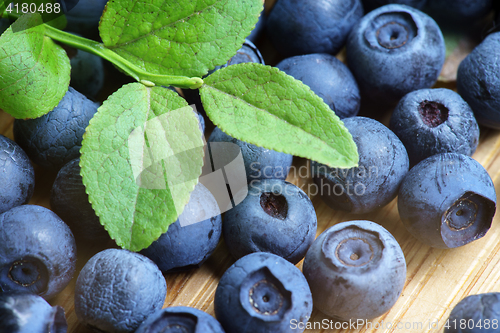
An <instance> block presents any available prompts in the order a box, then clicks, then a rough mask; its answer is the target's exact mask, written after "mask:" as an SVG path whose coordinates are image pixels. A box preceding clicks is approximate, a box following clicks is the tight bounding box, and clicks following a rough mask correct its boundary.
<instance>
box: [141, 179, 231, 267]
mask: <svg viewBox="0 0 500 333" xmlns="http://www.w3.org/2000/svg"><path fill="white" fill-rule="evenodd" d="M221 234H222V218H221V216H220V209H219V206H218V205H217V201H216V200H215V198H214V196H213V195H212V193H211V192H210V191H209V190H208V189H207V188H206V187H205V186H203V185H202V184H201V183H198V184H197V185H196V187H195V189H194V190H193V192H191V196H190V198H189V202H188V204H187V205H186V207H184V211H183V212H182V214H181V215H180V216H179V218H178V219H177V221H175V222H174V223H172V224H171V225H170V226H169V227H168V231H167V232H166V233H164V234H162V235H161V236H160V238H158V239H157V240H156V241H154V242H153V244H151V245H150V246H149V247H148V248H146V249H144V250H142V251H141V254H143V255H145V256H146V257H148V258H150V259H151V260H153V261H154V262H155V263H156V264H157V265H158V268H160V270H161V271H162V272H164V273H166V272H177V271H184V270H189V269H191V268H194V267H199V266H201V264H203V263H204V262H205V261H206V260H207V259H208V257H210V255H211V254H212V253H213V252H214V250H215V248H216V247H217V244H218V243H219V239H220V236H221Z"/></svg>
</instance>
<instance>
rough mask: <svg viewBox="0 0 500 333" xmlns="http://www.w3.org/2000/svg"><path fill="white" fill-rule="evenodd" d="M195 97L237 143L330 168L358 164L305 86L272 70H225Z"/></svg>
mask: <svg viewBox="0 0 500 333" xmlns="http://www.w3.org/2000/svg"><path fill="white" fill-rule="evenodd" d="M200 96H201V100H202V102H203V105H204V108H205V111H206V112H207V114H208V116H209V117H210V119H211V120H212V121H213V122H214V123H215V124H216V125H217V126H219V127H220V128H221V129H222V130H223V131H224V132H226V133H227V134H229V135H231V136H233V137H235V138H237V139H240V140H243V141H246V142H249V143H252V144H255V145H257V146H261V147H265V148H267V149H274V150H277V151H280V152H285V153H288V154H293V155H296V156H301V157H305V158H309V159H311V160H315V161H318V162H320V163H323V164H326V165H328V166H331V167H340V168H350V167H353V166H356V165H357V163H358V153H357V148H356V144H355V143H354V141H353V140H352V136H351V134H350V133H349V132H348V131H347V129H346V128H345V127H344V124H343V123H342V121H341V120H340V119H339V118H338V117H337V116H336V115H335V113H334V112H333V111H332V110H331V109H330V108H329V107H328V105H326V104H325V103H324V102H323V100H322V99H321V98H320V97H318V96H317V95H316V94H314V93H313V92H312V91H311V89H310V88H309V87H308V86H306V85H305V84H303V83H302V82H300V81H298V80H296V79H294V78H293V77H291V76H289V75H287V74H285V73H284V72H281V71H279V70H278V69H277V68H274V67H270V66H263V65H261V64H255V63H244V64H238V65H231V66H228V67H226V68H223V69H220V70H218V71H216V72H215V73H213V74H211V75H210V76H208V77H207V78H206V79H205V84H204V85H203V86H202V87H201V88H200Z"/></svg>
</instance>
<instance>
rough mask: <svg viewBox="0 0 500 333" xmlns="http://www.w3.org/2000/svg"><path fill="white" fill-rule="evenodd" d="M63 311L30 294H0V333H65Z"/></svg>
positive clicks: (57, 306)
mask: <svg viewBox="0 0 500 333" xmlns="http://www.w3.org/2000/svg"><path fill="white" fill-rule="evenodd" d="M67 329H68V324H67V322H66V318H65V316H64V309H63V308H62V307H60V306H59V305H56V306H51V305H50V304H49V303H47V301H45V300H44V299H43V298H42V297H40V296H37V295H32V294H16V293H1V294H0V332H2V333H66V331H67Z"/></svg>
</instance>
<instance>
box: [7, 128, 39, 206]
mask: <svg viewBox="0 0 500 333" xmlns="http://www.w3.org/2000/svg"><path fill="white" fill-rule="evenodd" d="M34 190H35V171H34V169H33V165H32V164H31V161H30V160H29V158H28V155H26V153H25V152H24V151H23V150H22V149H21V147H19V145H18V144H17V143H15V142H14V141H12V140H11V139H9V138H7V137H5V136H3V135H0V214H1V213H4V212H6V211H8V210H9V209H11V208H13V207H16V206H19V205H23V204H27V203H28V202H29V201H30V199H31V197H32V196H33V191H34Z"/></svg>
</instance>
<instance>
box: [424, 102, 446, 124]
mask: <svg viewBox="0 0 500 333" xmlns="http://www.w3.org/2000/svg"><path fill="white" fill-rule="evenodd" d="M418 113H419V114H420V117H421V118H422V121H423V122H424V124H426V125H427V126H429V127H437V126H439V125H441V124H442V123H444V122H445V121H446V120H447V119H448V114H449V110H448V108H447V107H446V106H444V105H443V104H441V103H438V102H434V101H428V100H424V101H422V102H420V104H419V106H418Z"/></svg>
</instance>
